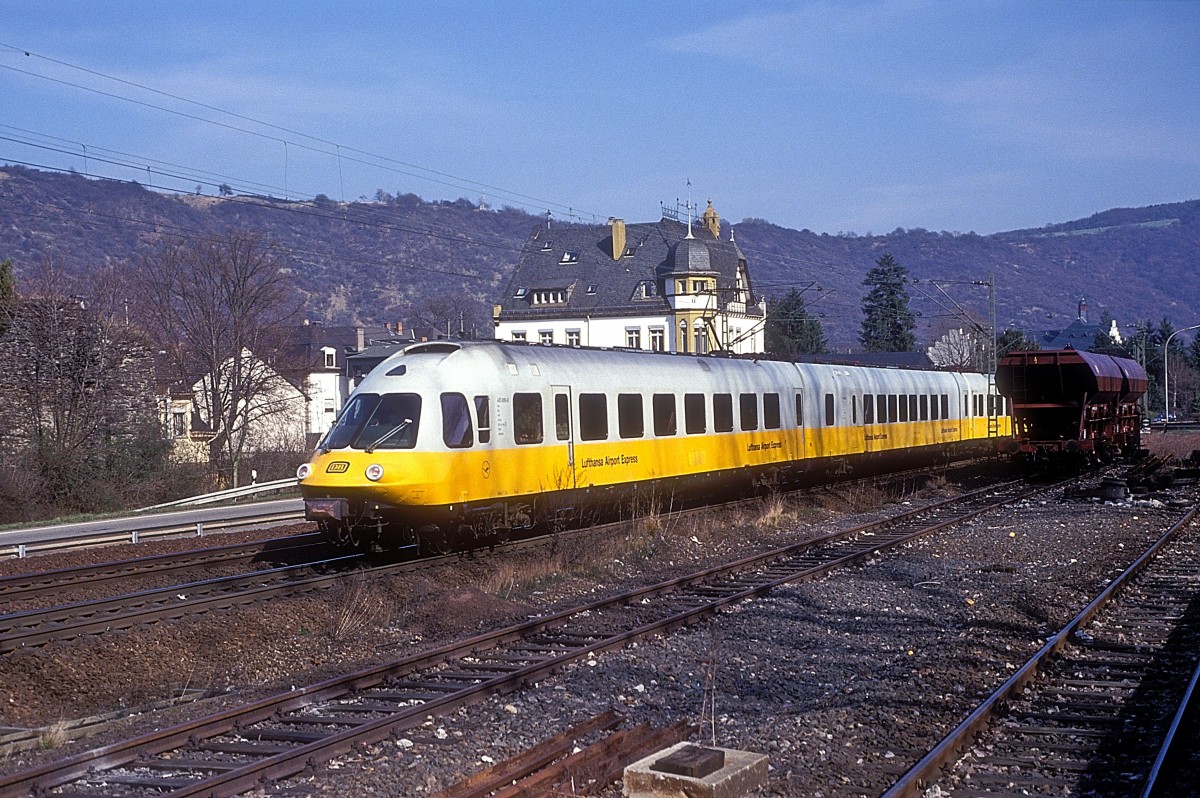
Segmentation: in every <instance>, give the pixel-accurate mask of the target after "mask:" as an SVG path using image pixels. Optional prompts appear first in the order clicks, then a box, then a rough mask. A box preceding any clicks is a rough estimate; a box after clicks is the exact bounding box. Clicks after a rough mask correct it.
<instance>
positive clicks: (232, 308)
mask: <svg viewBox="0 0 1200 798" xmlns="http://www.w3.org/2000/svg"><path fill="white" fill-rule="evenodd" d="M137 271H138V277H139V280H138V286H137V298H138V304H139V307H140V310H139V316H140V321H141V322H142V323H143V324H144V325H145V326H146V327H147V329H148V330H149V332H150V334H151V336H152V338H153V339H154V340H155V341H156V343H157V344H158V345H159V348H160V351H162V352H164V353H165V354H166V357H167V360H168V362H169V363H170V365H171V368H172V369H173V371H174V377H175V379H176V380H177V381H180V382H182V383H183V384H184V385H186V386H195V388H196V391H195V393H196V402H197V411H198V412H199V413H200V414H201V415H203V417H204V420H205V421H206V422H207V423H208V424H209V425H210V426H211V428H212V430H211V431H212V439H211V441H210V443H209V456H210V458H211V459H212V461H213V462H214V463H220V464H224V465H225V466H226V467H227V468H228V469H229V474H230V480H231V482H232V484H234V485H237V484H238V467H239V464H240V463H241V461H242V459H243V457H244V456H245V455H246V454H247V452H248V451H250V450H251V449H252V448H253V446H254V445H255V430H256V429H258V428H260V427H261V425H263V424H265V423H266V422H267V420H268V419H273V418H274V417H275V416H278V415H280V414H286V413H288V412H290V411H292V410H294V404H295V403H294V402H293V401H291V397H292V394H291V392H290V391H289V390H288V383H287V381H286V380H285V379H284V377H285V376H288V375H289V374H290V372H291V370H292V369H293V368H294V367H293V366H292V365H291V364H290V363H289V361H288V357H287V352H288V351H289V347H288V346H287V344H288V340H287V337H288V334H289V331H288V330H287V327H288V326H289V325H290V324H292V323H293V322H294V321H295V320H296V318H297V316H298V314H299V311H300V298H299V295H298V294H297V293H296V292H295V291H294V290H293V288H292V285H291V282H290V280H289V279H288V277H287V275H286V273H285V269H284V267H283V264H282V263H281V261H280V258H279V256H278V254H277V253H276V251H275V248H274V247H273V246H272V245H269V244H266V243H264V242H263V241H262V240H261V239H260V238H259V237H258V236H256V235H253V234H249V233H243V232H230V233H228V234H226V235H225V236H223V237H221V238H219V239H212V240H203V241H177V240H173V241H167V242H164V243H163V244H161V245H160V246H159V248H158V249H157V251H155V252H154V253H152V254H149V255H147V256H145V257H143V258H142V259H141V261H140V263H139V265H138V269H137ZM293 376H294V375H293ZM300 405H301V407H303V402H301V403H300Z"/></svg>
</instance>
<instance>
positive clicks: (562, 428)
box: [550, 385, 575, 488]
mask: <svg viewBox="0 0 1200 798" xmlns="http://www.w3.org/2000/svg"><path fill="white" fill-rule="evenodd" d="M550 390H551V391H552V392H553V393H554V438H555V440H556V441H558V442H559V443H565V444H567V462H566V463H565V467H566V472H565V476H566V480H564V483H565V484H564V485H563V487H570V488H574V487H575V425H574V424H573V423H571V406H572V401H571V399H572V392H571V386H569V385H552V386H550Z"/></svg>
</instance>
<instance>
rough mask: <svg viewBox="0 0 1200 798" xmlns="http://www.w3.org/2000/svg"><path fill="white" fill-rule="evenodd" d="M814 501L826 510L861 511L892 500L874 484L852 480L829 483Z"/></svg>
mask: <svg viewBox="0 0 1200 798" xmlns="http://www.w3.org/2000/svg"><path fill="white" fill-rule="evenodd" d="M814 501H815V502H816V503H817V505H818V506H820V507H823V508H825V509H826V510H836V511H838V512H848V513H863V512H867V511H868V510H876V509H878V508H880V507H882V506H883V505H885V504H888V503H890V502H892V501H894V497H892V496H889V495H888V494H887V493H886V492H885V491H883V490H881V489H880V488H879V487H878V486H876V485H868V484H867V483H865V482H852V483H848V484H846V485H831V486H830V487H828V488H826V489H825V490H823V491H821V492H819V493H818V494H817V495H816V496H815V497H814Z"/></svg>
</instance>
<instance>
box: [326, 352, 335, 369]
mask: <svg viewBox="0 0 1200 798" xmlns="http://www.w3.org/2000/svg"><path fill="white" fill-rule="evenodd" d="M325 368H327V369H335V368H337V353H336V352H334V351H333V350H332V349H326V350H325Z"/></svg>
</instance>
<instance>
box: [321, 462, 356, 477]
mask: <svg viewBox="0 0 1200 798" xmlns="http://www.w3.org/2000/svg"><path fill="white" fill-rule="evenodd" d="M349 470H350V464H349V463H347V462H346V461H345V460H335V461H333V462H332V463H330V464H329V465H328V466H326V467H325V473H327V474H345V473H346V472H347V471H349Z"/></svg>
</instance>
